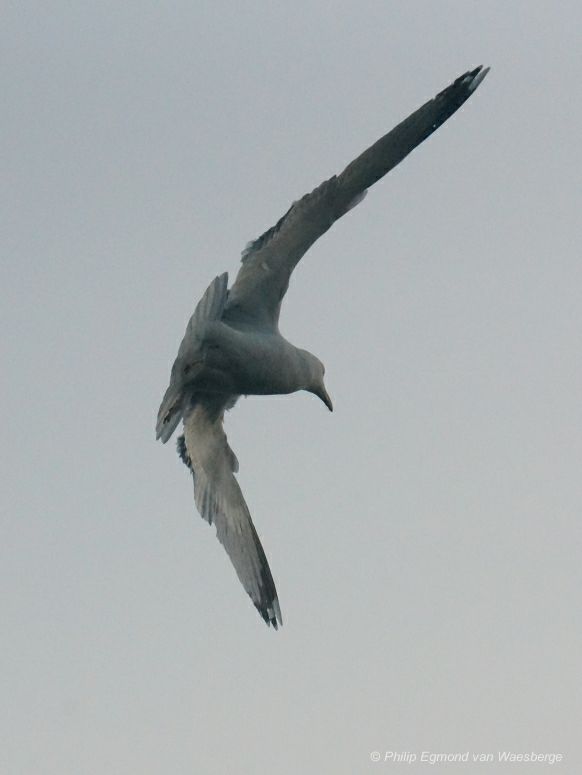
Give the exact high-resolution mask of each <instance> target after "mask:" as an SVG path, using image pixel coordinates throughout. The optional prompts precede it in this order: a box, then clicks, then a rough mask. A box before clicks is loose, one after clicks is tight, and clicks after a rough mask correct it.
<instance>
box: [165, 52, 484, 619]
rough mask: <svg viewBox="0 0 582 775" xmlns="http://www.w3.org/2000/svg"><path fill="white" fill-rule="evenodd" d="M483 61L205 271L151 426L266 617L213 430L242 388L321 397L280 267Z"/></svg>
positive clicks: (238, 500) (221, 441)
mask: <svg viewBox="0 0 582 775" xmlns="http://www.w3.org/2000/svg"><path fill="white" fill-rule="evenodd" d="M488 70H489V68H485V69H483V67H477V68H475V69H474V70H471V71H470V72H467V73H465V74H464V75H461V76H460V77H459V78H457V79H456V80H455V81H454V82H453V83H452V84H450V85H449V86H447V88H446V89H444V90H443V91H441V92H440V93H439V94H437V95H436V97H434V98H433V99H432V100H429V101H428V102H427V103H426V104H424V105H423V106H422V107H421V108H419V109H418V110H416V111H415V112H414V113H412V114H411V115H410V116H408V118H406V119H404V121H402V123H400V124H398V126H397V127H395V128H394V129H392V131H390V132H388V134H386V135H384V136H383V137H381V138H380V139H379V140H378V141H377V142H376V143H374V145H372V146H371V147H370V148H368V149H367V150H366V151H364V152H363V153H362V154H361V155H360V156H358V157H357V159H355V160H354V161H352V162H351V164H349V165H348V166H347V167H346V168H345V169H344V171H343V172H341V173H340V174H339V175H334V176H333V177H332V178H330V179H329V180H326V181H324V182H323V183H321V185H319V186H318V187H317V188H316V189H314V190H313V191H312V192H311V193H310V194H306V195H305V196H304V197H302V198H301V199H299V200H297V201H296V202H294V203H293V204H292V205H291V207H290V208H289V210H287V212H286V213H285V215H283V216H282V218H280V219H279V221H277V223H276V224H275V225H274V226H272V227H271V228H270V229H268V230H267V231H266V232H265V233H264V234H262V235H261V236H260V237H258V239H255V240H254V241H253V242H250V243H249V244H248V245H247V246H246V248H245V249H244V251H243V253H242V262H241V263H242V265H241V267H240V269H239V272H238V274H237V276H236V280H235V281H234V283H233V284H232V285H231V287H230V288H229V287H228V274H227V273H226V272H225V273H224V274H221V275H220V276H218V277H216V278H215V279H214V280H213V281H212V282H211V283H210V285H209V286H208V288H207V290H206V292H205V293H204V295H203V296H202V298H201V300H200V301H199V302H198V305H197V306H196V309H195V310H194V314H193V315H192V317H191V318H190V320H189V322H188V325H187V327H186V333H185V335H184V338H183V339H182V342H181V344H180V347H179V349H178V355H177V357H176V360H175V361H174V364H173V366H172V370H171V376H170V384H169V386H168V389H167V390H166V392H165V395H164V397H163V399H162V403H161V406H160V409H159V412H158V418H157V425H156V434H157V438H158V439H161V440H162V442H163V443H164V444H165V443H166V442H167V441H168V439H169V438H170V437H171V435H172V434H173V432H174V430H175V429H176V427H177V426H178V424H179V422H180V420H182V421H183V424H184V432H183V435H181V436H180V437H179V438H178V453H179V455H180V457H181V458H182V460H183V461H184V463H185V464H186V465H187V466H188V468H189V469H190V471H191V473H192V477H193V480H194V500H195V503H196V507H197V509H198V511H199V512H200V514H201V516H202V517H203V518H204V519H205V520H206V521H207V522H208V523H209V524H214V525H215V526H216V534H217V536H218V540H219V541H220V542H221V544H222V545H223V546H224V548H225V549H226V551H227V553H228V555H229V557H230V559H231V562H232V564H233V565H234V569H235V570H236V573H237V575H238V577H239V579H240V582H241V584H242V585H243V587H244V588H245V590H246V591H247V593H248V595H249V596H250V598H251V600H252V601H253V603H254V605H255V607H256V608H257V610H258V611H259V613H260V615H261V616H262V617H263V619H264V620H265V622H266V623H267V625H271V626H272V627H274V628H275V629H277V627H278V626H279V625H282V623H283V620H282V617H281V609H280V607H279V600H278V597H277V590H276V588H275V582H274V581H273V576H272V574H271V570H270V568H269V563H268V562H267V558H266V556H265V552H264V550H263V547H262V545H261V542H260V540H259V536H258V535H257V531H256V530H255V527H254V525H253V522H252V519H251V515H250V513H249V510H248V507H247V504H246V502H245V499H244V497H243V494H242V492H241V489H240V487H239V484H238V481H237V479H236V477H235V473H236V472H237V471H238V460H237V458H236V455H235V454H234V452H233V451H232V449H231V448H230V446H229V444H228V440H227V437H226V434H225V432H224V427H223V423H224V413H225V411H226V410H227V409H232V407H233V406H234V405H235V403H236V402H237V400H238V399H239V397H240V396H241V395H243V396H246V395H274V394H287V393H294V392H296V391H298V390H307V391H309V392H310V393H313V394H314V395H316V396H317V397H318V398H320V399H321V400H322V401H323V403H324V404H325V405H326V406H327V408H328V409H329V410H330V411H332V410H333V406H332V402H331V399H330V397H329V394H328V392H327V390H326V388H325V385H324V381H323V377H324V373H325V368H324V365H323V363H322V362H321V361H320V360H319V358H317V357H316V356H315V355H312V354H311V353H310V352H308V351H307V350H302V349H300V348H298V347H295V346H294V345H292V344H291V343H290V342H288V341H287V340H286V339H285V338H284V337H283V336H282V335H281V334H280V332H279V325H278V322H279V312H280V309H281V303H282V301H283V297H284V296H285V292H286V291H287V287H288V285H289V278H290V276H291V272H292V271H293V269H294V268H295V266H296V265H297V263H298V262H299V260H300V259H301V257H302V256H303V255H304V254H305V253H306V251H307V250H308V249H309V248H310V247H311V245H313V243H314V242H315V241H316V240H317V239H318V238H319V237H321V235H322V234H324V233H325V232H326V231H327V230H328V229H329V228H330V226H331V225H332V224H333V223H334V222H335V221H337V219H338V218H341V216H342V215H344V214H345V213H347V212H348V210H351V209H352V208H353V207H355V206H356V205H357V204H359V203H360V202H361V201H362V199H363V198H364V196H365V195H366V193H367V189H368V188H369V187H370V186H372V185H373V184H374V183H376V181H378V180H380V178H382V177H383V176H384V175H386V173H387V172H389V171H390V170H391V169H392V168H393V167H395V166H396V165H397V164H398V163H399V162H401V161H402V159H404V157H405V156H407V155H408V154H409V153H410V152H411V151H412V150H413V149H414V148H416V146H417V145H419V144H420V143H422V142H423V140H426V139H427V137H429V136H430V135H431V134H432V133H433V132H434V131H435V130H437V129H438V128H439V127H440V126H441V124H443V123H444V122H445V121H446V120H447V119H448V118H450V117H451V116H452V115H453V113H455V112H456V111H457V110H458V109H459V108H460V107H461V105H462V104H463V103H464V102H465V101H466V100H467V99H468V98H469V97H470V96H471V94H472V93H473V92H474V91H475V89H476V88H477V87H478V86H479V84H480V83H481V81H482V80H483V79H484V78H485V76H486V75H487V72H488Z"/></svg>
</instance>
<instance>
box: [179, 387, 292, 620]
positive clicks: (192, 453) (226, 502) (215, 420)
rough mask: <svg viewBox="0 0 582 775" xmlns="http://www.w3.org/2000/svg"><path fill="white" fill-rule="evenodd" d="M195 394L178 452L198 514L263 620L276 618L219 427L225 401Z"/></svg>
mask: <svg viewBox="0 0 582 775" xmlns="http://www.w3.org/2000/svg"><path fill="white" fill-rule="evenodd" d="M212 400H215V399H210V398H209V399H208V400H206V401H205V400H203V399H200V400H198V401H197V402H196V403H195V405H194V406H193V408H192V409H191V410H190V411H189V413H188V414H187V415H186V417H185V418H184V437H183V439H182V437H180V439H179V440H178V451H179V453H180V456H181V457H182V459H183V460H184V462H185V463H186V465H188V466H189V468H190V469H191V470H192V474H193V477H194V500H195V503H196V507H197V509H198V511H199V512H200V514H201V516H202V517H203V518H204V519H205V520H206V521H207V522H208V523H209V524H211V525H215V527H216V535H217V537H218V540H219V541H220V543H221V544H222V545H223V546H224V548H225V549H226V552H227V554H228V556H229V557H230V560H231V562H232V564H233V565H234V569H235V571H236V573H237V575H238V577H239V580H240V582H241V584H242V585H243V587H244V588H245V590H246V591H247V593H248V594H249V596H250V598H251V600H252V601H253V603H254V605H255V607H256V608H257V610H258V611H259V613H260V614H261V616H262V617H263V619H264V620H265V622H266V623H267V624H269V625H272V626H273V627H274V628H275V629H277V627H278V625H280V624H282V623H283V621H282V618H281V609H280V607H279V600H278V597H277V590H276V588H275V583H274V581H273V576H272V575H271V570H270V568H269V563H268V561H267V558H266V556H265V552H264V550H263V547H262V545H261V542H260V540H259V536H258V535H257V532H256V530H255V527H254V525H253V522H252V519H251V515H250V513H249V510H248V507H247V504H246V503H245V500H244V497H243V494H242V492H241V489H240V487H239V484H238V482H237V480H236V478H235V476H234V472H235V471H236V470H238V461H237V459H236V456H235V454H234V452H233V451H232V450H231V448H230V447H229V445H228V441H227V438H226V434H225V433H224V428H223V417H224V408H225V406H224V405H222V406H219V407H217V406H216V405H215V404H212V403H211V401H212Z"/></svg>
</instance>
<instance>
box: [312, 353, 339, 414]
mask: <svg viewBox="0 0 582 775" xmlns="http://www.w3.org/2000/svg"><path fill="white" fill-rule="evenodd" d="M308 355H309V356H310V357H309V359H308V363H309V381H308V384H307V387H306V388H305V390H307V391H308V392H309V393H313V395H314V396H317V397H318V398H320V399H321V400H322V401H323V403H324V404H325V405H326V406H327V408H328V409H329V411H330V412H333V404H332V402H331V398H330V397H329V393H328V392H327V390H326V387H325V384H324V381H323V377H324V376H325V366H324V365H323V363H322V362H321V361H320V360H319V358H316V357H315V355H311V353H308Z"/></svg>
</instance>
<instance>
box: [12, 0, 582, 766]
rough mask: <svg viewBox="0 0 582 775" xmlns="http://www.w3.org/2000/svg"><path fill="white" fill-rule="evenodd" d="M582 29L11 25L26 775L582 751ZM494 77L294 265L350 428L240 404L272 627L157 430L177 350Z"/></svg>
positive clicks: (309, 20)
mask: <svg viewBox="0 0 582 775" xmlns="http://www.w3.org/2000/svg"><path fill="white" fill-rule="evenodd" d="M581 24H582V13H581V11H580V8H579V5H578V4H576V3H573V2H570V3H567V2H556V3H543V2H510V3H505V2H504V3H501V2H487V3H479V4H478V3H467V2H462V3H461V2H440V3H429V2H415V3H406V4H405V3H391V2H379V1H378V2H368V1H366V2H362V3H358V4H355V3H345V2H336V3H330V2H323V0H317V1H315V2H312V3H299V4H296V5H295V6H290V5H289V4H288V3H279V2H273V3H257V2H249V3H245V4H244V8H243V6H242V5H241V4H236V3H224V2H212V3H210V2H204V3H203V2H198V3H195V4H193V3H185V2H176V3H173V4H164V5H162V4H154V3H151V2H149V0H141V2H139V3H138V2H126V3H123V4H120V3H118V2H100V3H85V2H76V3H66V2H53V3H50V4H44V3H32V2H30V3H27V2H22V3H18V4H16V3H11V4H9V5H8V7H7V8H6V9H5V10H4V13H3V25H2V26H3V31H2V39H3V42H2V50H3V55H2V68H1V76H0V77H1V78H2V89H1V93H2V95H3V96H2V100H3V108H2V119H1V121H2V131H1V132H0V137H1V139H0V144H1V151H2V167H3V172H2V175H1V178H0V185H1V186H2V207H1V212H2V219H3V224H2V253H1V256H2V276H1V282H2V288H3V291H4V298H5V303H4V304H3V305H2V312H1V314H2V328H3V332H4V336H3V338H2V350H3V358H2V360H3V368H2V372H3V379H2V402H3V406H4V410H5V411H4V439H5V444H4V445H3V451H2V456H3V466H2V467H3V482H4V483H3V487H2V517H1V519H2V522H1V528H2V537H1V541H0V552H1V555H2V556H1V562H0V572H1V574H2V585H1V592H2V610H1V612H0V615H1V620H2V622H3V625H4V627H3V629H4V632H3V635H2V696H3V698H4V702H3V705H2V711H1V713H2V718H1V722H2V724H1V727H2V730H3V733H4V734H5V740H4V741H3V742H2V745H1V746H0V772H2V773H4V772H6V773H9V775H37V773H39V775H57V774H58V775H63V774H68V773H74V774H75V775H97V774H99V775H101V774H102V773H104V772H106V773H107V774H108V775H130V774H133V773H140V775H162V773H164V775H166V773H168V774H169V775H186V774H190V773H192V772H204V773H208V774H210V775H213V774H216V775H222V774H223V773H227V772H237V773H238V772H240V773H245V774H246V773H258V772H273V773H277V774H278V773H281V775H287V773H289V774H290V773H297V772H302V773H323V772H325V773H327V772H330V773H334V775H335V774H336V773H339V774H341V775H344V773H345V774H346V775H347V774H348V773H350V774H351V773H360V772H362V773H364V772H379V771H383V772H387V771H391V770H397V771H399V772H401V771H404V772H407V773H415V772H430V771H435V770H436V769H437V768H432V769H431V768H430V766H429V765H420V764H418V765H404V764H402V765H400V766H398V765H394V764H388V763H378V764H374V763H372V762H371V761H370V752H371V751H373V750H377V751H381V752H382V753H383V752H384V751H387V750H397V751H412V752H417V753H420V752H421V751H423V750H428V751H466V750H469V751H471V752H480V751H485V752H497V751H498V750H507V749H511V750H515V751H530V750H534V751H538V752H552V751H553V752H562V753H563V754H564V755H565V756H566V763H565V764H562V765H554V767H552V768H550V767H546V766H544V765H530V766H529V768H525V766H524V767H523V768H518V767H517V766H516V765H514V767H511V766H509V765H508V766H507V769H508V771H513V769H514V768H516V771H517V769H519V770H520V771H522V769H523V770H524V771H525V770H526V769H532V771H535V772H545V771H550V770H551V771H552V772H556V771H557V772H564V773H566V772H567V773H570V772H575V771H577V769H579V768H580V766H581V759H582V756H581V753H582V752H581V749H580V744H579V742H578V741H577V740H578V737H579V728H580V722H581V721H582V717H581V713H580V706H579V699H578V697H577V696H576V695H579V681H580V661H579V653H580V646H581V627H580V619H579V608H580V592H579V590H580V582H581V581H582V579H581V578H580V576H581V574H580V528H579V522H580V504H581V501H582V478H581V476H580V459H581V455H582V427H581V426H582V410H581V402H580V396H581V389H582V362H581V359H580V330H581V327H582V312H581V310H582V303H581V302H582V293H581V290H580V289H581V283H582V271H581V268H580V226H579V213H580V209H581V205H582V201H581V199H582V196H581V191H580V166H581V165H580V162H581V158H580V156H581V154H580V147H579V136H580V126H581V123H582V104H581V103H582V98H581V96H580V94H581V92H580V80H581V77H582V67H581V62H580V54H579V48H580V46H579V30H580V27H581ZM478 64H488V65H491V67H492V71H491V73H490V75H489V76H488V78H487V79H486V80H485V82H484V83H483V85H482V86H481V87H480V88H479V89H478V91H477V92H476V93H475V95H474V96H473V97H472V98H471V99H470V101H469V102H468V103H467V104H466V105H465V106H464V107H463V108H462V109H461V110H460V111H459V113H458V114H456V115H455V116H454V117H453V118H452V119H450V120H449V121H448V122H447V123H446V124H445V125H444V126H443V127H442V128H441V129H439V130H438V132H437V133H436V134H435V135H434V136H433V137H431V138H430V139H429V140H427V141H426V143H424V144H423V145H422V146H421V147H420V148H419V149H417V150H416V151H415V152H414V153H413V154H412V156H410V157H409V158H408V159H407V160H405V161H404V162H403V163H402V164H401V165H400V166H399V167H398V168H397V169H396V170H394V171H393V172H392V173H391V174H390V175H389V176H388V177H387V178H386V179H385V180H384V181H382V182H381V183H379V184H378V185H377V186H375V187H374V188H373V189H372V190H371V191H370V194H369V196H368V197H367V199H366V201H365V202H364V203H363V204H362V205H360V206H359V207H358V208H356V209H355V210H354V211H353V212H352V213H349V214H348V215H347V216H345V217H344V218H343V219H342V220H341V221H340V222H338V223H337V224H336V225H335V226H334V227H333V229H332V230H331V231H330V232H328V233H327V234H326V235H325V236H324V237H323V238H322V239H321V240H320V241H319V242H318V243H316V245H315V246H314V247H313V248H312V249H311V250H310V251H309V253H308V254H307V256H306V257H305V258H304V259H303V261H302V263H301V264H300V266H299V267H298V269H297V271H296V272H295V274H294V276H293V278H292V284H291V287H290V290H289V292H288V294H287V297H286V303H285V306H284V309H283V314H282V319H281V328H282V331H283V333H284V334H285V335H286V336H287V337H288V338H289V339H290V340H291V341H293V342H294V343H296V344H297V345H299V346H301V345H303V346H306V347H308V349H310V350H311V351H312V352H314V353H315V354H317V355H318V356H319V357H321V358H322V360H323V361H324V362H325V364H326V383H327V386H328V389H329V391H330V394H331V396H332V398H333V401H334V409H335V411H334V413H333V414H329V413H328V412H327V411H326V409H325V407H323V405H322V404H321V403H320V402H319V401H318V400H317V399H316V398H315V397H313V396H310V395H308V394H299V395H296V396H293V397H287V398H279V397H278V398H260V399H259V398H255V399H248V400H245V401H241V402H239V405H238V406H237V408H236V411H233V412H232V413H231V414H230V415H228V416H227V425H226V430H227V433H228V435H229V440H230V442H231V444H232V447H233V449H234V450H235V452H236V454H237V456H238V458H239V460H240V463H241V471H240V475H239V481H240V483H241V487H242V488H243V491H244V493H245V497H246V499H247V502H248V504H249V508H250V510H251V513H252V514H253V518H254V521H255V524H256V527H257V530H258V532H259V534H260V536H261V539H262V541H263V544H264V546H265V550H266V552H267V555H268V557H269V561H270V565H271V568H272V570H273V574H274V577H275V581H276V584H277V589H278V591H279V597H280V601H281V606H282V608H283V614H284V620H285V626H284V627H283V629H282V630H281V631H280V632H273V631H270V630H269V629H267V628H266V627H265V626H264V624H263V623H262V622H261V620H260V618H259V617H258V616H257V615H256V612H255V610H254V609H253V606H252V604H251V602H250V601H249V600H248V598H247V597H246V595H245V594H244V592H243V591H242V590H241V588H240V586H239V584H238V581H237V579H236V576H235V574H234V572H233V570H232V568H231V566H230V564H229V562H228V558H227V557H226V556H225V554H224V552H223V550H222V548H221V547H220V545H219V544H218V542H217V541H216V539H215V537H214V535H213V533H214V531H213V530H210V529H209V528H208V526H207V525H205V524H204V523H203V521H202V520H201V519H200V517H199V516H198V514H197V513H196V510H195V507H194V503H193V498H192V490H191V482H190V480H189V477H188V473H187V471H186V470H185V468H184V466H183V465H182V464H181V463H180V461H179V459H178V457H177V455H176V454H175V453H174V451H173V449H171V448H170V446H168V447H167V448H164V447H162V446H161V445H160V444H159V443H158V444H156V442H155V438H154V425H155V416H156V412H157V407H158V404H159V401H160V398H161V395H162V393H163V390H164V389H165V386H166V381H167V376H168V369H169V366H170V365H171V362H172V360H173V357H174V355H175V349H176V347H177V344H178V342H179V340H180V338H181V336H182V333H183V330H184V326H185V323H186V321H187V319H188V317H189V316H190V314H191V312H192V310H193V308H194V305H195V303H196V301H197V299H198V298H199V297H200V295H201V293H202V292H203V291H204V289H205V288H206V287H207V285H208V283H209V281H210V280H211V279H212V277H214V276H215V275H216V274H218V273H220V272H222V271H224V270H227V271H229V272H230V274H231V276H233V275H234V273H235V272H236V271H237V268H238V261H239V253H240V250H241V249H242V247H243V246H244V244H245V243H246V242H247V241H248V240H249V239H252V238H253V237H256V236H258V235H259V234H260V233H261V232H262V231H263V230H264V229H265V228H267V227H269V226H270V225H272V224H273V223H274V222H275V221H276V220H277V219H278V218H279V217H280V215H281V214H282V213H283V212H284V211H285V210H286V209H287V207H288V206H289V204H290V202H291V201H292V200H293V199H296V198H297V197H298V196H300V195H301V194H303V193H305V192H306V191H308V190H310V189H312V188H313V187H314V186H315V185H316V184H318V183H319V182H320V181H322V180H323V179H324V178H326V177H328V176H329V175H331V174H332V173H334V172H337V171H339V170H341V169H342V168H343V167H344V166H345V164H346V163H347V162H348V161H350V160H351V159H352V158H353V157H354V156H355V155H357V154H358V153H359V152H360V151H362V150H363V149H364V148H365V147H366V146H367V145H368V144H370V143H371V142H372V141H374V140H376V139H377V138H378V137H379V136H380V135H381V134H382V133H384V132H385V131H386V130H387V129H389V128H390V127H391V126H393V125H394V124H395V123H397V122H398V121H400V120H401V119H402V118H404V117H405V116H406V115H408V113H410V112H411V111H412V110H414V109H415V108H416V107H418V106H419V105H420V104H422V102H424V101H425V100H426V99H428V98H430V97H432V96H433V95H434V94H435V93H436V92H437V91H439V90H440V89H442V88H443V87H444V86H446V85H447V84H448V83H449V82H450V81H451V80H452V79H453V78H455V77H456V76H458V75H459V74H461V73H462V72H464V71H465V70H467V69H469V68H471V67H474V66H476V65H478ZM449 769H450V771H455V772H460V771H463V772H484V771H487V772H489V771H491V772H493V771H497V770H498V769H499V770H501V769H502V767H501V766H500V765H497V764H496V765H490V766H489V767H487V765H475V766H473V767H472V766H471V765H467V766H465V767H464V768H463V769H462V770H461V766H460V765H457V766H456V767H455V766H454V765H451V766H450V767H449ZM439 771H448V770H446V769H445V768H442V769H439Z"/></svg>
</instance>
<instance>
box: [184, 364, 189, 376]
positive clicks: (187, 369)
mask: <svg viewBox="0 0 582 775" xmlns="http://www.w3.org/2000/svg"><path fill="white" fill-rule="evenodd" d="M189 371H190V366H184V374H188V372H189Z"/></svg>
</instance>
